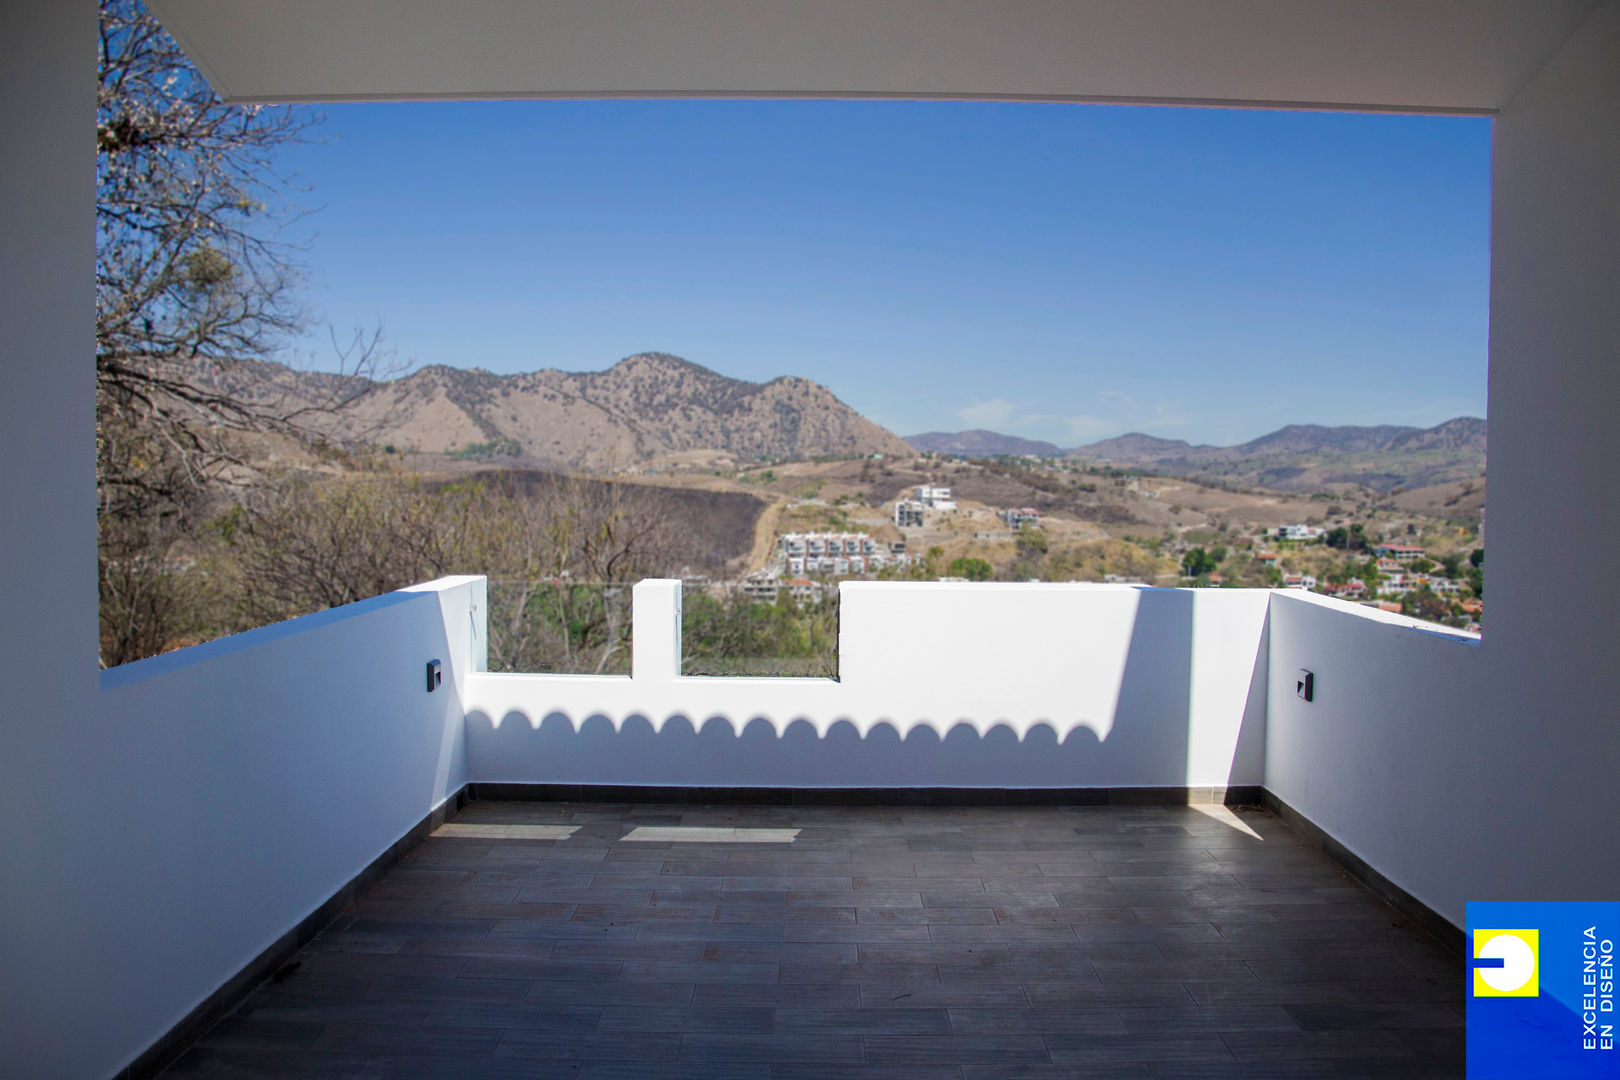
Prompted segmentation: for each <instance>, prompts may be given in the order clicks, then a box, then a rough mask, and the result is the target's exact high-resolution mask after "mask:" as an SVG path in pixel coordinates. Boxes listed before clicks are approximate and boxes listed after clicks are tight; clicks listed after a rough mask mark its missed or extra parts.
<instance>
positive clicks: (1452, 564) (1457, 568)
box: [1440, 554, 1463, 578]
mask: <svg viewBox="0 0 1620 1080" xmlns="http://www.w3.org/2000/svg"><path fill="white" fill-rule="evenodd" d="M1462 563H1463V557H1462V556H1461V555H1455V554H1453V555H1447V556H1445V557H1444V558H1443V559H1441V560H1440V569H1441V571H1442V572H1443V573H1444V574H1445V575H1446V577H1448V578H1455V577H1456V576H1457V575H1458V574H1460V573H1462Z"/></svg>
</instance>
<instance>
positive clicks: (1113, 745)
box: [467, 582, 1268, 788]
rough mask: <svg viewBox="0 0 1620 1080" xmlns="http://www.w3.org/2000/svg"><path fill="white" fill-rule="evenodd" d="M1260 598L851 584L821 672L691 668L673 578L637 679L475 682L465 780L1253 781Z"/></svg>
mask: <svg viewBox="0 0 1620 1080" xmlns="http://www.w3.org/2000/svg"><path fill="white" fill-rule="evenodd" d="M1267 595H1268V594H1267V593H1265V592H1248V591H1241V590H1177V589H1135V588H1129V587H1109V586H1093V585H987V584H978V585H952V584H916V583H911V584H902V583H877V582H859V583H847V584H845V585H844V587H843V593H842V597H843V599H842V604H841V609H840V629H839V674H840V678H839V679H838V680H837V681H834V680H830V679H757V678H725V679H720V678H698V677H678V676H677V675H676V674H675V665H676V663H677V659H676V657H677V655H678V654H677V652H676V641H677V638H676V635H677V633H678V625H679V623H678V618H677V615H676V611H677V605H678V597H679V583H677V582H643V583H642V584H641V585H639V586H637V588H636V596H635V601H636V622H635V629H636V636H635V665H634V670H635V676H634V677H633V678H624V677H622V676H620V677H589V676H567V675H513V674H486V675H476V676H474V677H473V678H472V679H471V682H470V687H469V697H468V701H467V709H468V730H467V754H468V778H469V779H470V780H474V781H480V780H481V781H507V782H531V783H533V782H546V783H587V784H672V785H697V786H714V787H756V786H770V787H777V786H784V787H790V786H803V787H888V788H894V787H930V786H951V787H958V786H959V787H1084V786H1102V787H1141V786H1170V787H1184V786H1185V787H1225V786H1232V785H1239V784H1258V783H1259V782H1260V776H1261V771H1262V763H1261V755H1262V754H1263V743H1264V732H1263V724H1264V710H1265V698H1264V687H1265V666H1264V665H1265V659H1266V608H1267Z"/></svg>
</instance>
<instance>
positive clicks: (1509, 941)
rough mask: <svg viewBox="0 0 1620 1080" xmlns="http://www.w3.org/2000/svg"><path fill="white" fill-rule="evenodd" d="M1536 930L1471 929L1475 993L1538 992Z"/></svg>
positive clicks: (1525, 994) (1519, 994)
mask: <svg viewBox="0 0 1620 1080" xmlns="http://www.w3.org/2000/svg"><path fill="white" fill-rule="evenodd" d="M1539 938H1540V931H1538V930H1475V931H1474V962H1473V964H1472V967H1473V969H1474V996H1475V997H1535V996H1536V995H1537V994H1539V993H1540V992H1541V989H1540V988H1541V943H1540V940H1539Z"/></svg>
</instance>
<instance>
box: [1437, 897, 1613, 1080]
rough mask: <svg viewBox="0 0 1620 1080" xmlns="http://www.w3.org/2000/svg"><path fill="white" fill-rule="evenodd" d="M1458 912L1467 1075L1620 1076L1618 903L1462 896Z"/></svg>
mask: <svg viewBox="0 0 1620 1080" xmlns="http://www.w3.org/2000/svg"><path fill="white" fill-rule="evenodd" d="M1467 917H1468V922H1467V927H1466V929H1467V933H1468V935H1469V943H1468V959H1467V962H1466V964H1465V965H1464V968H1463V971H1462V972H1461V973H1460V974H1461V975H1462V977H1463V979H1464V980H1465V986H1466V987H1467V989H1466V990H1465V991H1464V992H1465V993H1466V994H1467V1001H1468V1018H1467V1048H1468V1080H1526V1078H1527V1077H1535V1078H1536V1080H1620V1041H1617V1040H1616V1035H1617V1034H1620V1032H1617V1031H1616V1029H1617V1028H1620V1016H1616V1013H1620V1007H1617V1006H1620V1000H1617V999H1620V995H1616V994H1615V989H1616V987H1617V984H1620V979H1616V978H1615V967H1616V961H1617V960H1620V957H1617V956H1616V955H1615V953H1616V949H1615V944H1616V943H1617V942H1620V902H1616V901H1613V900H1470V901H1469V902H1468V908H1467ZM1502 927H1518V928H1519V929H1500V928H1502Z"/></svg>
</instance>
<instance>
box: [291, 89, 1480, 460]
mask: <svg viewBox="0 0 1620 1080" xmlns="http://www.w3.org/2000/svg"><path fill="white" fill-rule="evenodd" d="M323 111H324V113H325V117H326V119H325V122H324V123H323V124H321V125H320V127H318V128H317V129H315V134H316V136H317V137H318V138H319V139H320V141H319V142H318V143H316V144H314V145H309V146H305V147H301V148H298V149H297V150H296V151H293V152H291V153H290V154H289V155H288V157H287V160H286V161H285V163H284V164H285V166H286V167H288V168H291V169H293V170H295V171H296V173H297V182H298V183H299V184H300V185H302V186H305V187H307V189H308V190H307V192H306V193H305V194H304V195H303V196H302V197H301V202H302V203H303V204H304V205H306V206H308V207H310V208H311V209H312V210H313V211H314V212H313V213H312V214H311V215H310V216H308V217H307V218H305V219H303V220H302V221H301V222H300V223H299V224H298V225H297V226H296V228H297V229H298V230H301V231H303V232H306V233H307V234H308V238H309V250H308V253H307V258H306V261H307V264H308V266H309V269H310V284H309V288H308V293H307V299H308V301H309V303H310V306H311V307H312V308H313V310H314V311H315V313H316V314H317V315H318V316H319V317H320V318H321V319H323V320H325V321H327V322H330V323H331V324H334V325H335V326H336V327H338V328H340V329H346V328H349V327H352V326H354V325H357V324H358V325H366V326H371V325H375V324H378V323H381V324H382V325H383V327H384V328H385V330H386V333H387V336H388V338H389V339H390V341H391V342H392V344H393V345H394V347H395V348H396V349H397V350H398V353H399V356H400V358H401V359H402V360H404V361H407V362H410V363H412V364H450V365H454V366H458V367H483V368H487V369H489V370H491V371H496V372H515V371H527V370H533V369H536V368H541V367H559V368H564V369H567V370H577V371H585V370H601V369H603V368H605V367H607V366H609V365H610V364H612V363H613V362H614V361H616V360H618V359H619V358H621V357H623V356H627V355H629V354H631V353H636V352H644V351H651V350H661V351H664V352H671V353H675V354H677V355H680V356H684V357H686V358H687V359H689V360H693V361H695V362H697V363H700V364H703V365H705V366H707V367H710V368H713V369H714V370H716V371H719V372H722V373H724V374H727V375H732V376H736V377H738V378H744V379H751V380H756V381H763V380H767V379H770V378H772V377H774V376H777V375H783V374H794V375H805V376H808V377H810V378H813V379H816V380H817V381H819V382H821V383H823V384H825V385H826V386H828V387H830V388H831V389H832V390H833V392H834V393H836V394H837V395H838V396H839V397H840V398H842V399H843V400H844V401H846V402H848V403H849V404H850V405H852V406H853V407H855V408H856V409H858V410H860V411H861V412H862V413H864V414H865V415H867V416H869V417H871V418H872V419H874V420H877V421H878V422H879V423H882V424H884V425H885V426H887V427H889V428H891V429H892V430H894V431H896V432H897V433H900V434H912V433H915V432H919V431H925V430H958V429H962V428H970V427H988V428H993V429H996V430H999V431H1003V432H1006V433H1009V434H1017V435H1023V436H1026V437H1029V438H1038V439H1047V440H1050V441H1052V442H1056V443H1059V444H1061V445H1074V444H1077V443H1082V442H1088V441H1091V440H1093V439H1097V438H1102V437H1106V436H1109V435H1115V434H1120V433H1122V432H1125V431H1132V430H1140V431H1147V432H1150V433H1152V434H1156V435H1163V436H1166V437H1174V438H1186V439H1190V440H1192V441H1194V442H1215V443H1231V442H1240V441H1243V440H1245V439H1249V438H1253V437H1254V436H1257V435H1260V434H1263V433H1265V432H1267V431H1270V430H1273V429H1275V428H1277V427H1280V426H1281V425H1283V424H1286V423H1323V424H1374V423H1399V424H1416V425H1424V426H1427V425H1432V424H1435V423H1438V422H1440V421H1442V420H1446V419H1449V418H1451V417H1453V416H1458V415H1464V414H1468V415H1476V416H1483V415H1484V409H1485V371H1486V311H1487V287H1488V258H1489V237H1488V229H1489V179H1490V177H1489V161H1490V128H1489V123H1488V121H1485V120H1479V119H1455V118H1438V117H1401V116H1346V115H1334V114H1323V113H1278V112H1242V111H1229V110H1213V109H1162V108H1161V109H1155V108H1127V107H1118V106H1076V105H1028V104H972V103H917V102H803V101H788V102H498V103H497V102H481V103H460V104H443V103H435V104H388V105H341V106H328V107H325V108H324V110H323ZM324 341H325V336H324V333H323V334H322V335H321V337H320V338H319V339H315V338H312V339H311V340H310V341H308V342H305V343H302V345H301V348H302V349H303V350H305V351H308V352H313V353H314V354H315V362H316V363H317V364H319V363H320V362H322V355H323V354H326V355H329V354H330V347H329V345H325V344H323V342H324Z"/></svg>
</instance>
